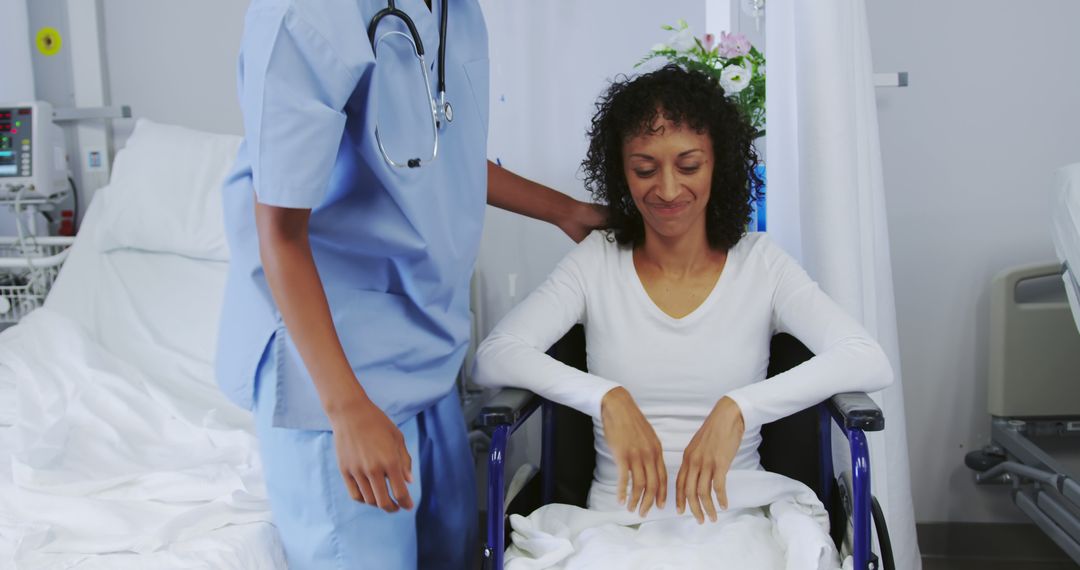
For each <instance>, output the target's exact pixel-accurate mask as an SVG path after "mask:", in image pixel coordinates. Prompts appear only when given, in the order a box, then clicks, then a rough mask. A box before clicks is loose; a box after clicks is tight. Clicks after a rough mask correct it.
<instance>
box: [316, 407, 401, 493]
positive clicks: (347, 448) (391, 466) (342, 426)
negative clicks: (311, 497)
mask: <svg viewBox="0 0 1080 570" xmlns="http://www.w3.org/2000/svg"><path fill="white" fill-rule="evenodd" d="M329 417H330V424H331V428H332V429H333V430H334V449H336V450H337V455H338V467H339V468H340V469H341V477H342V479H344V480H345V487H346V488H348V490H349V495H351V496H352V498H353V499H354V500H356V501H361V502H364V503H367V504H369V505H371V506H373V507H379V508H380V509H382V510H384V511H386V512H388V513H393V512H396V511H398V510H399V509H405V510H411V509H412V508H413V502H412V498H411V497H410V496H409V489H408V488H407V487H406V486H405V484H406V483H407V482H408V483H411V482H412V458H411V457H410V456H409V451H408V449H406V448H405V436H403V435H402V434H401V430H399V429H398V427H397V426H396V425H394V422H392V421H390V418H389V417H387V416H386V414H385V413H383V411H382V410H380V409H379V407H378V406H376V405H375V404H373V403H371V401H370V400H364V401H362V402H360V403H357V404H354V405H348V406H343V407H342V408H341V409H338V410H335V411H334V413H333V414H331V415H330V416H329ZM387 482H389V485H390V489H391V490H392V491H393V497H391V495H390V493H389V492H388V491H387V489H386V487H387Z"/></svg>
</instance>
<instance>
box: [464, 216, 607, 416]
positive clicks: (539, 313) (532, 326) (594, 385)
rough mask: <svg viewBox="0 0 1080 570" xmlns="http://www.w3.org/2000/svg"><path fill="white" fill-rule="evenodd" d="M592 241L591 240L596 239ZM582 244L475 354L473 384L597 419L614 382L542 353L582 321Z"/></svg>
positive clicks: (583, 293)
mask: <svg viewBox="0 0 1080 570" xmlns="http://www.w3.org/2000/svg"><path fill="white" fill-rule="evenodd" d="M597 237H599V236H594V237H593V238H590V239H595V238H597ZM595 245H599V244H590V243H588V242H586V243H585V244H582V245H581V246H579V247H578V248H577V249H576V250H574V251H573V252H571V253H570V255H568V256H566V258H564V259H563V260H562V261H561V262H559V265H558V266H556V268H555V270H554V271H553V272H552V273H551V275H550V276H549V277H548V278H547V280H546V281H544V283H543V284H542V285H540V287H538V288H537V289H536V290H535V291H533V292H532V293H531V294H530V295H529V296H528V297H526V298H525V300H524V301H522V302H521V303H520V304H518V305H517V306H516V307H514V308H513V309H512V310H511V311H510V312H509V313H508V314H507V315H506V316H505V317H503V319H502V321H500V322H499V324H498V325H497V326H496V327H495V330H493V331H492V332H491V335H489V336H488V337H487V339H485V340H484V342H483V343H481V344H480V348H479V349H478V350H477V352H476V374H475V381H476V383H478V384H480V385H482V386H493V387H501V386H510V387H514V388H524V389H526V390H529V391H531V392H534V393H536V394H539V395H541V396H543V397H544V398H547V399H548V400H551V401H553V402H558V403H560V404H563V405H565V406H568V407H571V408H574V409H575V410H578V411H580V412H583V413H585V414H588V415H589V416H591V417H593V418H599V417H600V403H601V400H602V399H603V397H604V394H606V393H607V392H608V391H609V390H611V389H612V388H615V387H617V386H618V384H617V383H615V382H612V381H611V380H607V379H605V378H601V377H599V376H595V375H593V374H589V373H586V372H582V371H580V370H578V369H576V368H574V367H572V366H567V365H566V364H563V363H561V362H559V361H558V360H555V359H554V358H551V357H550V356H548V355H547V354H545V351H546V350H547V349H548V348H550V347H551V345H553V344H555V342H556V341H558V340H559V339H560V338H562V336H563V335H564V334H566V331H568V330H570V328H571V327H573V326H574V325H575V324H577V323H581V322H583V321H584V319H585V286H584V280H583V272H582V267H581V259H582V257H583V255H582V254H583V253H584V254H585V256H587V255H588V253H587V252H583V250H584V249H585V248H587V247H590V246H595Z"/></svg>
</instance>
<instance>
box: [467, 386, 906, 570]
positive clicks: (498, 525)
mask: <svg viewBox="0 0 1080 570" xmlns="http://www.w3.org/2000/svg"><path fill="white" fill-rule="evenodd" d="M556 406H557V404H555V403H553V402H550V401H548V400H545V399H543V398H541V397H540V396H537V395H535V394H533V393H531V392H528V391H526V390H518V389H505V390H502V391H501V392H499V393H498V394H496V395H495V397H494V398H493V399H492V400H490V401H489V403H488V404H487V405H486V406H485V407H484V409H483V410H482V411H481V412H480V415H479V416H478V417H477V425H478V427H481V428H482V429H484V430H485V431H486V432H488V433H489V434H490V435H491V448H490V455H489V457H488V485H487V507H488V511H487V522H486V533H487V538H486V542H485V544H484V549H483V562H484V568H485V569H486V570H502V568H503V556H504V554H505V551H506V543H505V539H506V512H505V511H506V508H505V504H504V502H505V496H506V464H505V461H506V452H507V446H508V444H509V440H510V436H511V435H512V434H513V433H514V432H515V431H517V430H518V428H520V427H521V426H522V425H523V424H524V423H525V421H526V420H528V419H529V418H530V417H531V416H532V414H533V413H534V412H535V411H536V410H537V409H542V412H541V413H542V416H543V417H542V422H543V426H542V435H541V439H542V446H543V447H542V450H541V457H540V472H541V491H540V495H541V501H542V502H543V504H548V503H550V502H551V501H552V499H553V497H554V491H555V477H554V471H555V470H554V465H555V445H554V439H555V437H554V436H555V409H556ZM816 408H817V410H818V423H819V430H818V433H819V441H820V457H819V462H818V465H819V469H820V477H821V478H820V481H821V488H819V489H817V493H818V497H819V498H820V499H821V501H822V503H823V504H824V505H826V507H828V506H829V505H830V502H831V500H832V491H833V489H832V483H833V481H834V473H833V460H832V437H831V436H832V431H831V430H830V429H829V428H830V425H829V422H830V419H831V420H832V421H833V422H835V423H836V425H837V426H838V427H839V428H840V431H841V432H843V434H844V436H845V437H846V438H847V440H848V446H849V448H850V450H851V474H852V487H853V489H851V491H850V492H848V490H847V488H846V485H845V484H844V482H843V481H842V480H841V481H840V484H839V485H838V488H839V489H840V492H841V495H842V497H841V498H842V499H843V503H844V508H845V510H846V511H847V512H848V513H850V515H851V531H852V537H851V538H852V558H853V562H854V568H855V569H857V570H877V569H878V563H879V560H878V557H877V556H876V555H875V554H874V553H873V552H871V524H875V526H876V527H877V529H878V539H879V544H880V546H881V551H882V558H883V560H884V562H885V570H891V568H892V565H893V561H892V547H891V544H889V540H888V532H887V531H886V530H885V523H884V516H883V514H882V513H881V509H880V507H879V506H878V504H877V501H876V500H875V499H874V498H873V496H872V495H871V492H870V455H869V454H870V448H869V444H868V442H867V439H866V433H865V432H868V431H880V430H883V429H884V428H885V418H884V416H883V415H882V413H881V410H880V409H879V408H878V406H877V404H875V403H874V401H873V400H871V399H870V397H869V396H867V395H866V394H865V393H861V392H852V393H844V394H837V395H835V396H833V397H832V398H830V399H829V400H827V401H825V402H822V403H820V404H818V405H817V406H816Z"/></svg>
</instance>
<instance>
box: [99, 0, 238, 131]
mask: <svg viewBox="0 0 1080 570" xmlns="http://www.w3.org/2000/svg"><path fill="white" fill-rule="evenodd" d="M248 3H249V2H248V0H184V1H183V2H147V1H146V0H102V4H103V8H104V21H105V24H104V25H105V34H104V37H105V53H106V57H107V58H108V67H109V88H110V91H111V95H112V100H113V102H114V103H115V104H120V105H131V108H132V111H133V114H134V115H135V116H136V117H145V118H149V119H152V120H155V121H159V122H163V123H170V124H177V125H184V126H188V127H191V128H195V129H201V130H204V131H210V132H215V133H226V134H237V135H239V134H243V124H242V121H241V118H240V107H239V104H238V103H237V99H236V61H237V55H238V54H239V51H240V35H241V32H242V31H243V27H244V12H245V11H246V10H247V6H248ZM133 126H134V120H129V121H116V123H115V131H114V134H115V136H116V138H117V147H120V146H122V144H123V140H124V138H126V136H127V135H128V134H130V131H131V128H132V127H133Z"/></svg>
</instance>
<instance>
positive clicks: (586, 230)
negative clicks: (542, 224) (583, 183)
mask: <svg viewBox="0 0 1080 570" xmlns="http://www.w3.org/2000/svg"><path fill="white" fill-rule="evenodd" d="M606 226H607V208H605V207H604V206H601V205H600V204H590V203H588V202H576V203H575V204H574V206H573V209H572V211H571V213H570V215H569V216H566V217H564V218H563V219H562V220H561V221H559V229H561V230H562V231H563V232H564V233H566V235H568V236H570V239H572V240H574V241H575V242H576V243H581V240H583V239H585V238H587V237H589V234H590V233H592V231H593V230H596V229H600V228H603V227H606Z"/></svg>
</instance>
